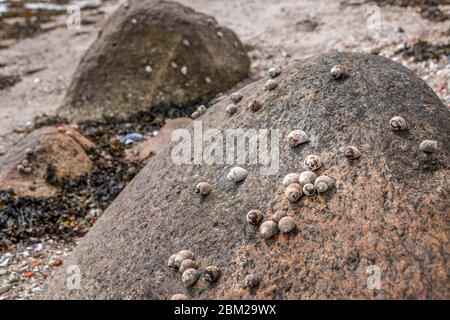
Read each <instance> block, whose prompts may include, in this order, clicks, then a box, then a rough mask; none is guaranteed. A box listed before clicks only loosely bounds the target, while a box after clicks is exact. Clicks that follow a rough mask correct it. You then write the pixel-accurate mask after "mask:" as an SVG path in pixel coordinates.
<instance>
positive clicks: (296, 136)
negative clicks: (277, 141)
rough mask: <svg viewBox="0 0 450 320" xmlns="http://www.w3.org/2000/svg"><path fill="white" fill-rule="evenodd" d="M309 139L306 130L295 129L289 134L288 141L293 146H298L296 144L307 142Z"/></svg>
mask: <svg viewBox="0 0 450 320" xmlns="http://www.w3.org/2000/svg"><path fill="white" fill-rule="evenodd" d="M308 141H309V137H308V135H307V134H306V133H305V131H302V130H294V131H291V132H290V133H289V134H288V142H289V145H290V146H291V147H296V146H298V145H300V144H303V143H306V142H308Z"/></svg>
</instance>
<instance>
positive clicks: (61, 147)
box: [0, 125, 95, 197]
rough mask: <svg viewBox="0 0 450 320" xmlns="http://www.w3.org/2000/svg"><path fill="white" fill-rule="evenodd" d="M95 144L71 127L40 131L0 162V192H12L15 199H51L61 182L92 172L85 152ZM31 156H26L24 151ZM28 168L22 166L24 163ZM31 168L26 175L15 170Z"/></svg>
mask: <svg viewBox="0 0 450 320" xmlns="http://www.w3.org/2000/svg"><path fill="white" fill-rule="evenodd" d="M94 147H95V146H94V144H93V143H92V142H91V141H89V140H88V139H86V138H85V137H84V136H83V135H82V134H80V133H79V132H78V131H77V130H75V129H74V128H72V127H71V126H68V125H64V126H60V127H43V128H40V129H38V130H36V131H34V132H32V133H30V134H29V135H28V136H26V137H25V138H24V139H22V140H21V141H20V142H19V143H17V145H15V146H14V147H12V148H11V149H10V150H8V152H7V153H6V154H5V155H4V156H3V157H1V158H0V190H6V189H8V188H12V190H13V191H14V193H15V194H16V195H17V196H20V197H25V196H30V197H50V196H52V195H54V194H55V193H56V192H57V191H58V190H59V186H60V185H61V184H62V182H63V181H64V179H76V178H79V177H81V176H83V175H85V174H87V173H88V172H89V171H90V170H92V168H93V163H92V161H91V159H90V158H89V157H88V155H87V154H86V151H88V150H89V149H92V148H94ZM30 150H31V151H32V154H30V155H27V151H30ZM24 161H25V162H28V163H29V164H28V165H23V162H24ZM19 165H22V167H23V169H25V168H26V167H29V168H31V172H29V173H25V172H21V171H20V170H18V166H19Z"/></svg>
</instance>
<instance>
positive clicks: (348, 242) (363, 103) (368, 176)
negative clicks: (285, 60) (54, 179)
mask: <svg viewBox="0 0 450 320" xmlns="http://www.w3.org/2000/svg"><path fill="white" fill-rule="evenodd" d="M338 63H339V64H343V65H345V66H347V68H348V70H349V77H347V78H345V79H342V80H339V81H335V80H333V79H332V78H331V75H330V69H331V67H332V66H333V65H335V64H338ZM266 81H267V79H262V80H261V81H258V82H255V83H253V84H250V85H248V86H247V87H245V88H243V89H242V90H241V93H242V94H243V95H244V99H243V100H242V102H241V103H240V106H241V107H240V108H239V111H238V112H237V114H235V115H233V116H231V118H230V115H229V114H227V113H226V112H225V109H226V106H227V105H228V104H229V103H230V101H228V99H224V100H223V101H221V102H220V103H218V104H217V105H216V106H213V107H212V108H210V109H209V110H208V112H207V113H206V114H205V115H204V116H202V117H201V118H200V119H201V120H202V121H203V126H204V128H205V129H206V128H218V129H221V130H223V129H227V128H242V129H250V128H254V129H259V128H273V129H279V130H281V131H280V133H281V137H280V170H279V172H278V174H277V175H274V176H263V175H261V173H260V166H257V165H248V164H245V165H241V166H243V167H245V168H246V169H247V170H248V171H249V174H248V176H247V178H246V180H245V181H243V182H242V183H240V184H234V183H230V182H228V181H227V180H226V175H227V173H228V171H229V169H230V168H231V167H233V166H234V165H235V164H233V165H220V164H219V165H173V164H172V161H171V152H172V150H173V148H174V146H175V144H171V145H170V146H169V147H168V148H167V149H166V150H165V151H164V152H163V153H161V154H159V155H158V156H156V157H155V158H154V160H153V161H152V162H151V163H149V164H148V165H147V166H146V167H145V168H144V169H143V170H142V171H141V172H140V174H139V175H138V176H137V177H136V178H135V179H134V180H133V182H132V183H131V184H130V185H128V187H127V188H126V189H125V190H124V192H122V194H121V195H119V197H118V198H117V199H116V201H115V202H114V203H113V204H112V205H111V206H110V207H109V209H108V210H107V211H106V212H105V214H104V215H103V216H102V217H101V219H100V220H99V221H98V223H97V224H96V225H95V226H94V227H93V229H92V230H91V231H90V232H89V233H88V234H87V236H86V237H85V238H84V239H83V241H82V242H81V243H80V245H79V246H78V247H77V248H76V250H75V252H74V253H73V254H72V256H71V257H70V259H69V260H68V261H67V265H71V264H77V265H78V266H79V267H80V270H81V273H82V274H81V286H82V289H81V290H68V289H67V287H66V276H67V275H66V273H65V272H64V270H59V273H58V274H56V275H55V276H54V277H53V278H52V279H50V286H49V288H48V289H47V290H46V291H45V292H44V293H43V295H42V296H41V297H42V298H51V299H55V298H57V299H62V298H69V299H80V298H82V299H103V298H127V299H128V298H133V299H169V298H170V297H171V296H172V295H173V294H174V293H183V294H186V295H187V296H188V297H189V298H191V299H207V298H210V299H254V298H256V299H312V298H331V299H337V298H369V299H384V298H389V299H392V298H398V299H400V298H420V299H424V298H429V299H443V298H447V299H448V298H450V294H449V291H448V278H449V270H448V263H449V260H448V258H449V246H448V244H449V239H448V234H449V232H448V231H449V230H448V225H449V223H448V222H449V221H448V208H449V187H448V165H449V162H448V160H449V150H450V148H449V147H450V145H449V143H450V142H449V140H448V138H447V137H448V136H449V135H450V116H449V114H448V111H447V109H446V107H445V106H444V105H443V104H442V102H441V101H440V100H439V99H438V97H437V96H436V95H435V94H434V92H433V91H432V90H431V89H430V88H429V87H428V85H427V84H426V83H425V82H424V81H422V80H420V79H419V78H417V77H416V76H415V75H414V74H413V73H412V72H410V71H409V70H407V69H406V68H404V67H403V66H401V65H400V64H398V63H396V62H393V61H391V60H389V59H386V58H384V57H381V56H376V55H364V54H344V53H332V54H328V55H323V56H318V57H314V58H311V59H308V60H305V61H303V62H296V63H293V64H292V65H291V66H290V67H289V68H287V69H285V70H283V73H282V74H281V75H280V76H279V77H278V78H277V81H278V82H279V86H278V88H277V89H276V90H274V91H270V92H267V91H262V88H263V86H264V83H265V82H266ZM255 98H258V99H260V101H261V102H262V103H263V108H262V109H261V110H260V111H259V112H256V113H253V112H251V111H250V110H249V109H248V108H247V107H246V106H247V105H248V103H249V101H251V100H252V99H255ZM396 115H399V116H403V117H404V118H405V119H406V120H407V121H408V125H409V130H407V131H401V132H394V131H392V130H390V129H389V120H390V119H391V118H392V117H393V116H396ZM189 128H190V130H193V125H190V126H189ZM292 129H301V130H304V131H305V132H307V133H308V135H309V136H310V142H309V143H307V144H304V145H301V146H299V147H297V148H291V147H290V146H289V145H288V144H287V143H286V141H285V138H286V137H287V135H288V133H289V132H290V131H291V130H292ZM425 138H427V139H434V140H437V141H438V143H439V148H440V152H439V153H437V154H434V155H432V156H428V155H426V154H424V153H422V152H420V151H419V144H420V142H421V141H422V140H423V139H425ZM205 145H206V144H205ZM348 145H354V146H358V148H359V149H360V150H361V152H362V156H361V158H360V159H358V160H354V161H348V160H347V159H345V157H344V156H343V148H344V147H345V146H348ZM308 154H318V155H320V156H321V157H322V159H323V160H324V166H323V167H322V168H321V169H320V170H318V171H317V173H318V174H319V175H322V174H326V175H329V176H330V177H332V178H333V179H335V180H336V185H335V188H334V189H333V190H332V191H330V192H327V193H325V194H323V195H315V196H313V197H303V198H301V199H300V201H299V202H298V203H295V204H290V203H289V202H288V201H287V200H286V199H285V198H284V195H283V191H284V190H283V186H282V179H283V177H284V176H285V175H286V174H287V173H290V172H299V171H300V170H301V166H302V164H301V163H302V162H303V160H304V158H305V157H306V156H307V155H308ZM201 181H207V182H208V183H210V184H211V186H212V193H211V194H210V195H208V196H207V197H206V198H200V197H197V196H196V195H195V194H194V192H193V188H194V186H195V185H196V184H197V183H199V182H201ZM251 209H259V210H261V211H263V212H264V213H265V214H266V219H268V218H269V219H270V217H271V216H272V215H273V214H275V213H277V212H282V211H285V212H287V213H288V215H289V216H290V217H292V218H293V219H294V221H295V223H296V225H297V228H296V230H295V231H294V232H293V233H290V234H286V235H285V234H278V235H276V236H275V237H273V238H271V239H269V240H262V239H261V237H260V235H259V231H258V227H253V226H251V225H249V224H248V223H246V222H245V219H246V214H247V212H248V211H249V210H251ZM181 249H189V250H192V251H193V252H194V253H195V254H196V256H197V258H196V261H197V262H198V264H199V266H200V269H203V268H205V267H206V266H208V265H216V266H218V267H220V268H221V270H222V276H221V278H220V279H219V281H218V282H217V283H215V284H212V285H210V284H208V283H206V282H205V281H204V280H203V279H200V280H199V281H198V282H197V283H196V285H195V286H194V287H193V288H191V289H186V288H185V287H184V286H183V285H182V283H181V280H180V277H181V276H180V274H179V273H178V272H177V271H175V270H173V269H170V268H168V267H167V266H166V265H167V260H168V258H169V257H170V256H171V255H172V254H174V253H176V252H178V251H179V250H181ZM371 266H378V267H379V270H380V272H381V287H380V289H369V288H367V286H366V282H367V280H368V278H369V276H371V274H370V273H366V272H367V270H371V269H370V267H371ZM368 268H369V269H368ZM372 268H373V267H372ZM372 270H374V269H372ZM249 274H253V275H255V276H257V277H259V278H260V280H261V281H260V283H259V285H258V286H257V287H256V288H252V289H245V288H243V285H244V279H245V277H246V276H247V275H249Z"/></svg>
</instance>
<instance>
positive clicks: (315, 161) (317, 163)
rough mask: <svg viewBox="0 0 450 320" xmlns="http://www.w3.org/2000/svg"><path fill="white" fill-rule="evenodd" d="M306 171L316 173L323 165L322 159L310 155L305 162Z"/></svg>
mask: <svg viewBox="0 0 450 320" xmlns="http://www.w3.org/2000/svg"><path fill="white" fill-rule="evenodd" d="M303 164H304V166H305V169H306V170H310V171H316V170H318V169H320V168H321V167H322V165H323V162H322V159H321V158H320V157H319V156H316V155H309V156H307V157H306V159H305V161H304V162H303Z"/></svg>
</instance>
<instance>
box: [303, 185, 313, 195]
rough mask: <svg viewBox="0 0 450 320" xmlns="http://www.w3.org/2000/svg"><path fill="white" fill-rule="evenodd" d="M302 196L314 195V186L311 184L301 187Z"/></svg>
mask: <svg viewBox="0 0 450 320" xmlns="http://www.w3.org/2000/svg"><path fill="white" fill-rule="evenodd" d="M303 194H304V195H307V196H308V197H311V196H313V195H315V194H316V186H315V185H313V184H312V183H307V184H305V185H304V186H303Z"/></svg>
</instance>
